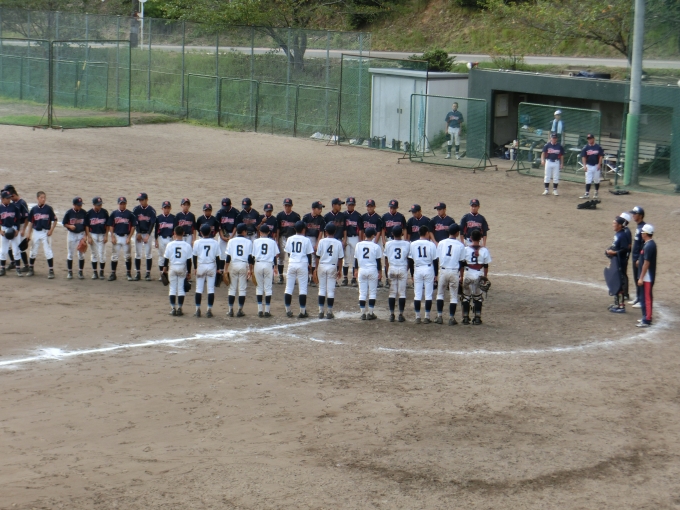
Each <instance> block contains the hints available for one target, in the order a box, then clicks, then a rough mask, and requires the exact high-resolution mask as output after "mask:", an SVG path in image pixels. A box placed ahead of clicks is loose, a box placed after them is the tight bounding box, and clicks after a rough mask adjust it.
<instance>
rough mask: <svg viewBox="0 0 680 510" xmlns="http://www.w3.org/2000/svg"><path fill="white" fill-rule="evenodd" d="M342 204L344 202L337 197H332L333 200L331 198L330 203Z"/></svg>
mask: <svg viewBox="0 0 680 510" xmlns="http://www.w3.org/2000/svg"><path fill="white" fill-rule="evenodd" d="M344 204H345V202H343V201H342V200H340V199H339V198H334V199H333V200H331V205H344Z"/></svg>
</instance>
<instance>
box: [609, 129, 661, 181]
mask: <svg viewBox="0 0 680 510" xmlns="http://www.w3.org/2000/svg"><path fill="white" fill-rule="evenodd" d="M668 145H669V144H657V143H654V142H644V141H643V142H639V144H638V163H639V164H640V165H645V164H647V165H646V166H647V168H648V169H649V170H650V172H649V173H651V169H652V168H653V162H655V161H662V162H666V161H667V162H669V163H670V157H669V156H666V155H664V154H665V152H666V151H668ZM600 146H601V147H602V149H604V154H605V155H604V158H603V163H604V168H603V170H604V174H608V173H616V174H618V175H619V176H622V175H623V162H624V160H625V159H626V141H625V140H620V139H616V138H610V137H602V139H601V140H600Z"/></svg>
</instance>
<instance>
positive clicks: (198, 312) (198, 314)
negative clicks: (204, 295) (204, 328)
mask: <svg viewBox="0 0 680 510" xmlns="http://www.w3.org/2000/svg"><path fill="white" fill-rule="evenodd" d="M200 316H201V310H200V308H199V309H198V310H196V313H195V314H194V317H200Z"/></svg>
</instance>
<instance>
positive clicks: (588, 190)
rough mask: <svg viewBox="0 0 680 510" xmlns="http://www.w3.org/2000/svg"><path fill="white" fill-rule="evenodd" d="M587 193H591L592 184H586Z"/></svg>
mask: <svg viewBox="0 0 680 510" xmlns="http://www.w3.org/2000/svg"><path fill="white" fill-rule="evenodd" d="M586 193H590V184H586Z"/></svg>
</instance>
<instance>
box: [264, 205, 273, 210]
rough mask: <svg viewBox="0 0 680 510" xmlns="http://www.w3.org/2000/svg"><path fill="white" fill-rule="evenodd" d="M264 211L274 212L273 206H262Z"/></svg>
mask: <svg viewBox="0 0 680 510" xmlns="http://www.w3.org/2000/svg"><path fill="white" fill-rule="evenodd" d="M264 210H265V211H273V210H274V206H273V205H272V204H270V203H266V204H264Z"/></svg>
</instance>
